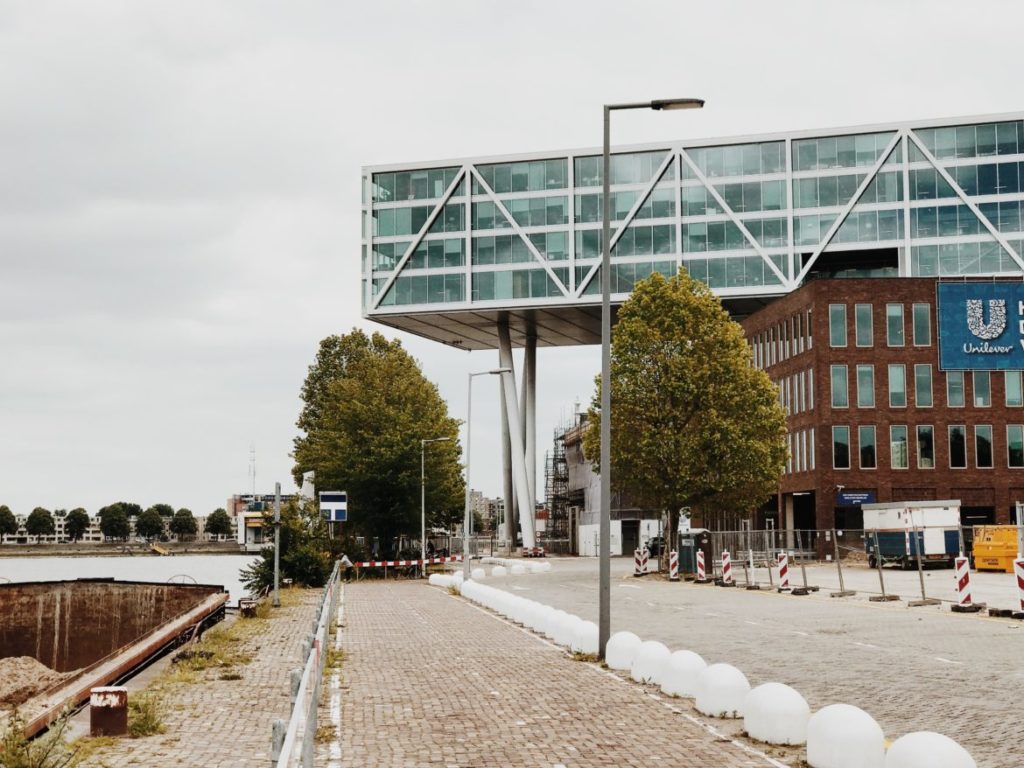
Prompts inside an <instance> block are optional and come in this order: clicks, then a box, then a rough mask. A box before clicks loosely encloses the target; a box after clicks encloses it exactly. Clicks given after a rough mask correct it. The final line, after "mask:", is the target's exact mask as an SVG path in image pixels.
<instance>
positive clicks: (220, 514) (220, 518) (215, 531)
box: [203, 508, 231, 536]
mask: <svg viewBox="0 0 1024 768" xmlns="http://www.w3.org/2000/svg"><path fill="white" fill-rule="evenodd" d="M203 532H204V533H207V534H209V535H210V536H230V535H231V518H230V517H228V513H227V510H224V509H221V508H217V509H215V510H213V512H211V513H210V516H209V517H207V518H206V525H205V526H204V530H203Z"/></svg>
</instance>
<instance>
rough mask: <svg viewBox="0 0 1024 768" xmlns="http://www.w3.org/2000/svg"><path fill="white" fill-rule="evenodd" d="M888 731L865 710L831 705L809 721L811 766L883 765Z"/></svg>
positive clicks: (863, 767) (856, 767)
mask: <svg viewBox="0 0 1024 768" xmlns="http://www.w3.org/2000/svg"><path fill="white" fill-rule="evenodd" d="M884 763H885V734H883V733H882V728H881V726H879V725H878V723H876V722H875V719H874V718H873V717H871V715H869V714H868V713H867V712H865V711H864V710H863V709H858V708H857V707H854V706H851V705H850V704H831V705H829V706H827V707H825V708H824V709H819V710H818V711H817V712H815V713H814V714H813V715H811V719H810V720H809V721H808V722H807V764H808V765H810V766H811V768H884Z"/></svg>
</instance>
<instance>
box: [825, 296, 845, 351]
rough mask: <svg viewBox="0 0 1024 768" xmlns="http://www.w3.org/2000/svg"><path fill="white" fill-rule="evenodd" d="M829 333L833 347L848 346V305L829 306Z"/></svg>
mask: <svg viewBox="0 0 1024 768" xmlns="http://www.w3.org/2000/svg"><path fill="white" fill-rule="evenodd" d="M828 333H829V339H830V344H831V345H832V346H833V347H845V346H846V305H845V304H829V306H828Z"/></svg>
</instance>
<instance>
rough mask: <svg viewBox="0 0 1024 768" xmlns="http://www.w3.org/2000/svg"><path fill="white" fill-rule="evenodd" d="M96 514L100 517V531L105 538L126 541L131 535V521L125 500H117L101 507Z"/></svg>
mask: <svg viewBox="0 0 1024 768" xmlns="http://www.w3.org/2000/svg"><path fill="white" fill-rule="evenodd" d="M96 516H97V517H99V519H100V531H101V532H102V533H103V536H104V537H105V538H107V539H111V540H113V539H119V540H121V541H125V540H127V538H128V537H129V536H130V535H131V533H132V527H131V521H130V520H129V519H128V513H127V512H126V511H125V504H124V502H122V501H116V502H114V503H113V504H108V505H107V506H105V507H101V508H100V511H99V512H97V513H96Z"/></svg>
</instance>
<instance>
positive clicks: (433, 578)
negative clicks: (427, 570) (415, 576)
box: [427, 573, 446, 587]
mask: <svg viewBox="0 0 1024 768" xmlns="http://www.w3.org/2000/svg"><path fill="white" fill-rule="evenodd" d="M443 578H446V577H444V576H442V575H441V574H440V573H432V574H430V577H429V578H428V579H427V583H428V584H429V585H430V586H432V587H440V586H441V579H443Z"/></svg>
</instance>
